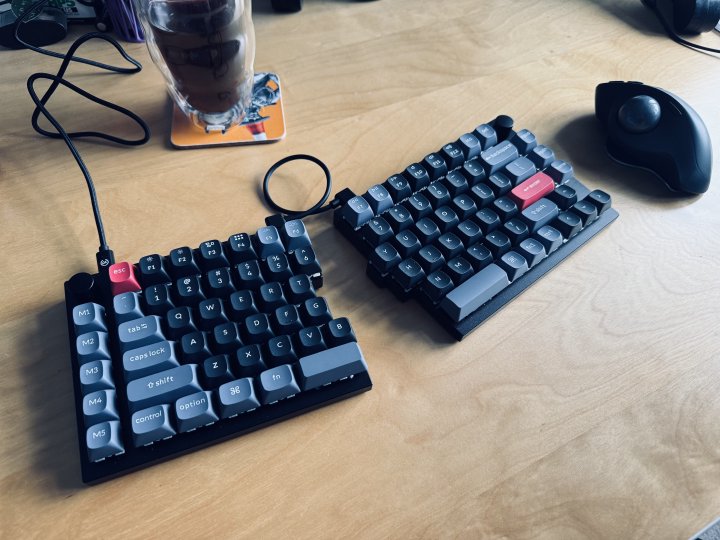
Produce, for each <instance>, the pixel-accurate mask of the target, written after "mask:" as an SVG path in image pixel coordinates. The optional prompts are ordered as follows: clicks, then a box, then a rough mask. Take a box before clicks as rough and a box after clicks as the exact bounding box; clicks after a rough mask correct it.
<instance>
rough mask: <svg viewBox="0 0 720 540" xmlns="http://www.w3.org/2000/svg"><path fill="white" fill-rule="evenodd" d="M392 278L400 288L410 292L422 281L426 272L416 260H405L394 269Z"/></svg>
mask: <svg viewBox="0 0 720 540" xmlns="http://www.w3.org/2000/svg"><path fill="white" fill-rule="evenodd" d="M392 277H393V279H394V280H395V281H396V282H397V283H398V284H399V285H400V287H402V288H403V289H404V290H409V289H412V288H413V287H415V285H417V284H418V283H420V281H422V278H424V277H425V272H424V271H423V269H422V266H420V264H419V263H418V262H417V261H416V260H415V259H412V258H410V259H405V260H404V261H402V262H401V263H400V264H398V265H397V266H396V267H395V268H393V269H392Z"/></svg>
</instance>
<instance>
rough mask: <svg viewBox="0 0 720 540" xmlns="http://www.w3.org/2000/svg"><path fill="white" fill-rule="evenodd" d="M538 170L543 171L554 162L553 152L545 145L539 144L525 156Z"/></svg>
mask: <svg viewBox="0 0 720 540" xmlns="http://www.w3.org/2000/svg"><path fill="white" fill-rule="evenodd" d="M527 157H528V158H529V159H530V161H532V162H533V163H534V164H535V166H536V167H537V168H538V169H539V170H541V171H542V170H544V169H546V168H547V167H548V165H550V164H551V163H552V162H553V161H555V152H553V151H552V149H551V148H548V147H547V146H545V145H542V144H539V145H537V146H536V147H535V148H533V149H532V150H530V153H529V154H528V156H527Z"/></svg>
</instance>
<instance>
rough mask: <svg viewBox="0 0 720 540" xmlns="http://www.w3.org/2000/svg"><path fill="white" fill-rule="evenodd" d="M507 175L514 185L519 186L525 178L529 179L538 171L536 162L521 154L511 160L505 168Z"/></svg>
mask: <svg viewBox="0 0 720 540" xmlns="http://www.w3.org/2000/svg"><path fill="white" fill-rule="evenodd" d="M503 171H504V174H505V176H507V177H508V178H509V179H510V181H511V182H512V185H513V186H517V185H518V184H519V183H520V182H522V181H523V180H527V179H528V178H530V177H531V176H532V175H533V174H535V173H536V172H537V168H536V167H535V164H534V163H533V162H532V161H530V160H529V159H528V158H526V157H524V156H520V157H519V158H517V159H516V160H515V161H511V162H510V163H508V164H507V166H506V167H505V168H504V169H503Z"/></svg>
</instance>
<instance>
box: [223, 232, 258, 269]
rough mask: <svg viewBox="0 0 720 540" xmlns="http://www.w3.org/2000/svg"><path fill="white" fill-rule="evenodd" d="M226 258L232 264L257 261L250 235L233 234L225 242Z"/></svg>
mask: <svg viewBox="0 0 720 540" xmlns="http://www.w3.org/2000/svg"><path fill="white" fill-rule="evenodd" d="M227 256H228V257H229V258H230V260H231V261H232V262H233V264H240V263H241V262H245V261H249V260H252V259H257V255H256V253H255V249H254V248H253V246H252V240H251V239H250V235H249V234H246V233H239V234H233V235H232V236H231V237H230V238H228V241H227Z"/></svg>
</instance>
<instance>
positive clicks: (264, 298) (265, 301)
mask: <svg viewBox="0 0 720 540" xmlns="http://www.w3.org/2000/svg"><path fill="white" fill-rule="evenodd" d="M258 292H259V294H258V301H259V302H260V307H261V308H262V309H263V311H272V310H274V309H275V308H279V307H280V306H284V305H285V304H287V300H286V299H285V293H284V292H283V289H282V287H281V286H280V283H278V282H277V281H272V282H270V283H264V284H263V285H260V290H259V291H258Z"/></svg>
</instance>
